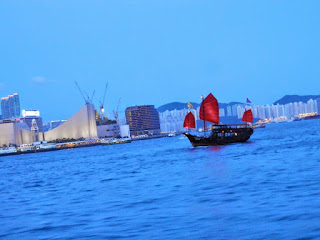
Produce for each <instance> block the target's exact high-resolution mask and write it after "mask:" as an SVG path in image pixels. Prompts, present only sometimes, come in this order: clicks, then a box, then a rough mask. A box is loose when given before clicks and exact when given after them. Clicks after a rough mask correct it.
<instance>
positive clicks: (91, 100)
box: [90, 90, 96, 104]
mask: <svg viewBox="0 0 320 240" xmlns="http://www.w3.org/2000/svg"><path fill="white" fill-rule="evenodd" d="M95 92H96V90H93V92H92V95H91V99H90V102H91V104H93V96H94V94H95Z"/></svg>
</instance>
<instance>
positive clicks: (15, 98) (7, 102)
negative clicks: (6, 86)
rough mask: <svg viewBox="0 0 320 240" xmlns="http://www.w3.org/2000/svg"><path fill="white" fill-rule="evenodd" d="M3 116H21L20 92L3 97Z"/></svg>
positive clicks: (4, 117) (5, 117) (6, 117)
mask: <svg viewBox="0 0 320 240" xmlns="http://www.w3.org/2000/svg"><path fill="white" fill-rule="evenodd" d="M1 112H2V118H3V119H8V118H17V117H19V116H20V100H19V95H18V93H14V94H13V95H9V96H7V97H3V98H1Z"/></svg>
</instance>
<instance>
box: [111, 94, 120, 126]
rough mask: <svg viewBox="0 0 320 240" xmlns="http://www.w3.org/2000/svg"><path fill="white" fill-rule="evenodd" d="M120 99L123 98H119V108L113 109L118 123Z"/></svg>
mask: <svg viewBox="0 0 320 240" xmlns="http://www.w3.org/2000/svg"><path fill="white" fill-rule="evenodd" d="M120 100H121V98H119V101H118V106H117V110H116V111H113V115H114V118H115V119H116V121H117V123H118V124H119V105H120Z"/></svg>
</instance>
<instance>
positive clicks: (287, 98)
mask: <svg viewBox="0 0 320 240" xmlns="http://www.w3.org/2000/svg"><path fill="white" fill-rule="evenodd" d="M311 98H312V99H317V98H320V95H304V96H299V95H286V96H284V97H283V98H281V99H279V100H277V101H275V102H274V103H273V104H278V103H279V104H288V103H293V102H303V103H306V102H308V101H309V100H310V99H311Z"/></svg>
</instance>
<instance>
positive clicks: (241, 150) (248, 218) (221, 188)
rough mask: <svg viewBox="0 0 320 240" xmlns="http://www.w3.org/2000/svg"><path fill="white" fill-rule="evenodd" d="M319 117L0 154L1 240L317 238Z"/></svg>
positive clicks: (319, 222) (319, 235)
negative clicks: (221, 138) (212, 138)
mask: <svg viewBox="0 0 320 240" xmlns="http://www.w3.org/2000/svg"><path fill="white" fill-rule="evenodd" d="M319 153H320V121H319V120H310V121H301V122H292V123H282V124H273V125H268V126H267V128H265V129H257V130H255V133H254V135H253V136H252V138H251V140H250V141H249V142H247V143H244V144H233V145H228V146H222V147H203V148H192V147H191V145H190V143H189V142H188V140H187V139H185V138H182V137H181V136H178V137H174V138H162V139H154V140H149V141H138V142H133V143H131V144H122V145H114V146H97V147H91V148H82V149H75V150H62V151H56V152H47V153H38V154H27V155H20V156H8V157H2V158H0V238H1V239H320V156H319Z"/></svg>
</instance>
